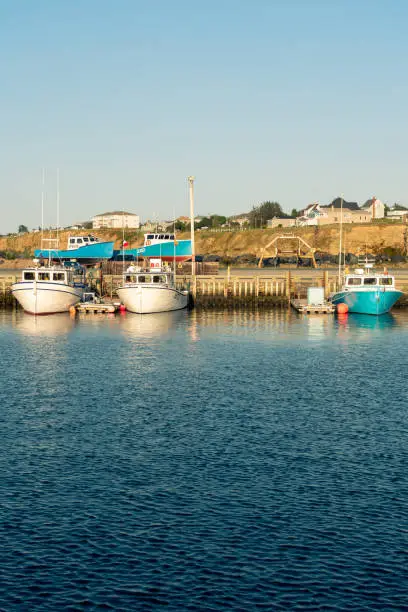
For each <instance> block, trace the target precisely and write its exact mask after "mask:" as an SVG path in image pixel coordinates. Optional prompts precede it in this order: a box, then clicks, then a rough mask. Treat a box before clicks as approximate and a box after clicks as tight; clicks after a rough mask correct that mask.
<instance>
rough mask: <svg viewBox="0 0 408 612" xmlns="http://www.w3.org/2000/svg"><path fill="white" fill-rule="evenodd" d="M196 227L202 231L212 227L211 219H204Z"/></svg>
mask: <svg viewBox="0 0 408 612" xmlns="http://www.w3.org/2000/svg"><path fill="white" fill-rule="evenodd" d="M194 227H196V228H197V229H201V228H202V227H211V219H210V217H203V218H202V219H201V221H200V223H195V224H194Z"/></svg>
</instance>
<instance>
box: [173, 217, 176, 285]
mask: <svg viewBox="0 0 408 612" xmlns="http://www.w3.org/2000/svg"><path fill="white" fill-rule="evenodd" d="M173 285H174V287H176V211H175V210H174V209H173Z"/></svg>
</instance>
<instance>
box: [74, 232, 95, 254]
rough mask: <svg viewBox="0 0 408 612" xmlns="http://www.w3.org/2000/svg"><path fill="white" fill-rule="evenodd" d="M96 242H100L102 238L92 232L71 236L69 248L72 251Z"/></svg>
mask: <svg viewBox="0 0 408 612" xmlns="http://www.w3.org/2000/svg"><path fill="white" fill-rule="evenodd" d="M96 242H100V240H99V238H97V237H96V236H92V234H88V236H69V238H68V245H67V249H68V250H69V251H72V250H73V249H79V248H81V247H84V246H87V245H89V244H95V243H96Z"/></svg>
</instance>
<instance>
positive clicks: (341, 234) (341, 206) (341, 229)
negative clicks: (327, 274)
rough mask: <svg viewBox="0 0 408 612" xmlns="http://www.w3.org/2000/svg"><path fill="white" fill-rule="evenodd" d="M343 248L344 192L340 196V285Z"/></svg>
mask: <svg viewBox="0 0 408 612" xmlns="http://www.w3.org/2000/svg"><path fill="white" fill-rule="evenodd" d="M342 249H343V194H341V197H340V238H339V286H340V285H341V257H342Z"/></svg>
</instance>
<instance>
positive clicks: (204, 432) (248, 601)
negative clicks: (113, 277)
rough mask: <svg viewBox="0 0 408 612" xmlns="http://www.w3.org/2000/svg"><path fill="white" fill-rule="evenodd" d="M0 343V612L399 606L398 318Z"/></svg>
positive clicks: (403, 597)
mask: <svg viewBox="0 0 408 612" xmlns="http://www.w3.org/2000/svg"><path fill="white" fill-rule="evenodd" d="M0 339H1V348H2V369H1V372H0V380H1V386H0V404H1V433H2V436H1V440H2V443H1V447H0V470H1V472H0V473H1V475H2V477H1V489H0V502H1V506H0V520H1V523H0V538H1V540H0V541H1V562H0V609H1V610H7V611H9V610H10V611H14V610H30V611H31V610H34V611H36V610H39V611H40V610H41V611H42V610H45V611H47V610H72V611H77V610H115V611H116V610H126V611H128V610H157V609H160V608H165V609H167V610H170V611H180V610H206V611H207V610H208V611H212V610H214V611H215V610H216V611H219V610H406V609H408V569H407V568H408V563H407V562H408V558H407V557H408V520H407V519H408V508H407V502H408V471H407V467H408V465H407V454H408V451H407V448H408V446H407V442H408V417H407V399H408V393H407V387H406V383H405V372H406V371H407V365H408V363H407V362H408V356H407V355H408V353H407V350H406V346H407V340H408V317H407V316H406V315H403V314H397V315H395V316H390V317H384V318H381V320H379V319H376V318H374V317H351V316H350V317H348V318H346V319H344V320H340V321H338V320H333V319H330V318H328V317H316V318H314V317H311V318H309V319H308V318H305V319H301V318H298V317H297V316H295V315H289V314H288V313H286V312H284V313H282V312H279V311H275V312H272V313H261V314H258V313H214V312H210V313H202V314H198V313H194V312H193V313H190V314H189V313H186V312H181V313H171V314H169V315H166V314H163V315H154V316H146V317H138V316H137V315H134V316H132V315H129V314H127V315H126V316H125V317H117V318H116V319H115V318H112V319H107V318H99V317H95V318H86V319H83V320H80V321H77V322H75V321H72V320H71V319H70V318H69V317H65V316H61V317H60V316H56V317H46V318H42V319H41V320H38V319H34V318H33V317H27V316H25V315H22V314H20V313H18V314H16V313H12V314H10V313H2V315H1V318H0Z"/></svg>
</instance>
